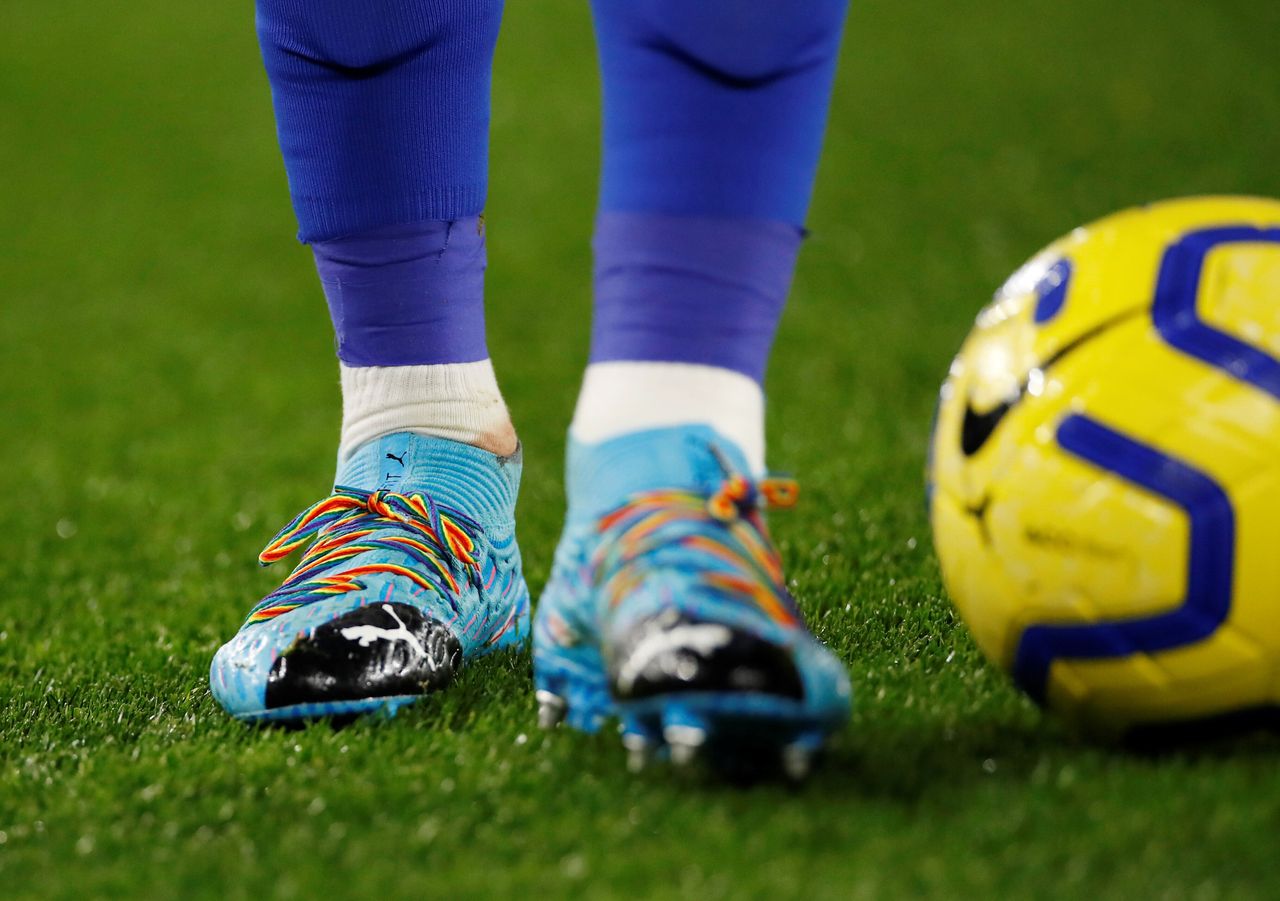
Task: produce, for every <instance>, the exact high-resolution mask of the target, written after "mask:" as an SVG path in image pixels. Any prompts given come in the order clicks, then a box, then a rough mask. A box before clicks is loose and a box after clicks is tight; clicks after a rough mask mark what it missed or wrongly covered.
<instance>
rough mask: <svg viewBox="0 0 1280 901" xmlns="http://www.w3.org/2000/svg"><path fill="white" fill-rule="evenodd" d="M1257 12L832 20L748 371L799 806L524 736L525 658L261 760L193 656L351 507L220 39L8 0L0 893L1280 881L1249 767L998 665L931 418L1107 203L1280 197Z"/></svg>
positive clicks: (583, 22)
mask: <svg viewBox="0 0 1280 901" xmlns="http://www.w3.org/2000/svg"><path fill="white" fill-rule="evenodd" d="M1277 10H1280V7H1277V6H1276V4H1274V3H1254V2H1248V0H1216V2H1214V3H1203V2H1196V0H1164V2H1157V0H1133V2H1128V3H1116V2H1111V0H1107V2H1104V0H1080V2H1076V3H1059V2H1054V0H1030V2H1024V3H1020V4H1012V3H997V2H994V0H992V2H986V3H978V4H959V5H956V4H942V3H934V2H926V0H901V2H888V0H859V2H857V3H856V4H855V9H854V12H853V15H852V19H851V22H850V27H849V31H848V35H847V38H846V43H845V52H844V61H843V65H842V69H841V73H840V80H839V85H838V88H837V91H836V97H835V105H834V110H833V115H832V122H831V127H830V134H829V141H828V146H827V153H826V157H825V160H824V163H823V167H822V171H821V176H820V179H819V183H818V187H817V196H816V200H815V204H814V208H813V214H812V219H811V226H812V229H813V232H814V234H813V237H812V238H811V240H810V241H809V245H808V247H807V250H806V251H805V254H804V256H803V259H802V264H801V270H800V272H799V275H798V280H797V284H796V288H795V292H794V296H793V302H792V305H791V308H790V310H789V312H788V315H787V317H786V320H785V322H784V325H783V330H782V335H781V338H780V340H779V344H778V349H777V353H776V356H775V358H774V362H773V365H772V369H771V372H770V376H769V390H770V396H771V398H772V406H771V409H770V417H771V449H770V453H771V460H772V461H773V463H774V465H776V466H778V467H780V468H786V469H788V470H790V471H792V472H794V473H796V474H797V475H798V476H799V477H800V478H801V480H802V482H803V485H804V487H805V496H804V499H803V501H802V504H801V506H800V508H799V509H798V510H796V511H794V512H792V513H787V514H783V515H779V516H778V517H776V519H775V529H776V532H777V535H778V537H779V539H780V541H781V543H782V546H783V549H784V553H785V556H786V560H787V564H788V566H789V568H790V573H791V575H792V577H793V578H794V580H795V590H796V592H797V594H798V596H799V597H800V599H801V601H802V603H803V605H804V607H805V608H806V610H807V611H808V612H809V615H810V617H811V619H812V622H813V624H814V627H815V629H816V631H817V632H818V634H819V635H820V636H821V637H822V638H824V639H825V640H827V641H828V642H830V643H831V644H832V645H833V646H834V647H835V648H836V649H837V651H838V652H839V653H840V654H841V655H842V657H843V658H844V660H845V661H846V663H847V664H848V665H849V667H850V670H851V672H852V675H853V681H854V685H855V689H856V691H857V710H856V714H855V717H854V721H853V723H852V725H851V727H850V728H849V729H848V730H847V731H846V732H845V733H843V734H842V735H840V736H839V737H838V738H837V739H836V741H835V742H834V745H833V747H832V749H831V753H830V755H829V757H828V759H827V762H826V766H825V768H824V769H822V770H821V771H820V772H819V773H818V774H817V775H816V776H815V777H814V778H813V779H812V781H811V782H810V783H809V784H808V785H807V786H806V787H804V788H802V789H800V790H798V791H793V790H789V789H786V788H784V787H781V786H761V787H757V788H754V789H752V790H749V791H744V790H740V789H735V788H731V787H728V786H725V785H720V784H716V783H707V782H703V781H700V780H697V779H690V778H687V777H678V776H674V775H673V774H672V773H670V772H669V771H667V770H666V769H664V768H658V769H655V770H652V771H650V772H647V773H645V774H642V775H641V776H639V777H634V778H633V777H630V776H628V775H627V774H626V773H625V771H624V767H623V760H622V751H621V749H620V748H619V747H618V743H617V741H616V738H614V737H612V736H601V737H596V738H585V737H581V736H577V735H573V734H556V735H554V736H551V737H544V736H543V735H542V734H540V733H537V732H536V731H535V730H534V728H533V702H532V698H531V692H530V690H529V669H530V665H529V664H530V661H529V658H528V656H527V655H523V656H519V655H518V656H512V657H507V658H503V659H493V660H489V661H486V662H484V663H482V664H480V665H477V666H475V667H473V668H471V669H470V670H469V671H467V672H466V673H465V674H464V675H463V677H462V678H461V680H460V682H459V684H458V685H457V686H456V687H455V688H453V689H452V690H450V691H449V692H448V693H447V694H445V695H442V696H439V697H433V698H430V699H427V700H425V701H423V702H421V703H419V704H418V705H416V706H415V707H413V708H410V709H408V710H406V711H405V712H404V713H402V714H401V715H400V716H399V717H398V718H396V719H395V720H393V721H388V722H362V723H359V724H357V725H355V726H353V727H351V728H347V729H345V730H342V731H334V730H333V729H331V728H329V727H328V726H326V725H319V726H315V727H312V728H307V729H304V730H301V731H296V732H284V731H278V730H261V729H253V728H245V727H244V726H242V725H240V724H238V723H236V722H233V721H231V720H230V719H228V718H227V717H225V716H223V715H222V714H221V713H220V711H219V710H218V709H217V707H216V705H215V704H214V702H213V701H212V699H211V698H210V696H209V692H208V690H207V687H206V672H207V667H208V663H209V659H210V657H211V655H212V653H213V651H214V649H215V647H216V646H217V644H218V643H219V642H220V641H221V640H223V639H224V638H225V637H226V636H228V635H230V634H231V633H232V632H233V631H234V630H235V628H236V627H237V626H238V625H239V623H240V621H241V618H242V617H243V615H244V613H245V611H246V610H247V608H248V606H249V605H250V604H251V603H252V602H253V601H254V600H255V599H256V598H257V597H259V596H260V595H261V594H262V593H263V592H265V591H266V590H268V589H269V587H270V586H272V585H273V584H274V583H275V581H276V580H278V579H279V578H282V577H283V575H284V573H283V572H276V571H267V572H262V571H259V569H258V568H257V566H256V565H255V564H254V562H253V561H254V556H255V554H256V553H257V551H258V549H259V548H260V546H261V545H262V544H263V543H265V541H266V540H267V539H269V538H270V537H271V535H272V534H273V533H274V531H275V529H276V528H277V527H278V526H279V525H281V524H282V523H284V522H285V521H286V520H287V519H288V518H289V517H290V516H292V515H293V514H294V513H295V512H296V511H297V510H298V509H300V508H301V507H303V506H304V505H306V504H308V503H310V502H312V501H314V500H315V499H317V498H318V497H319V496H320V495H321V494H322V493H323V492H324V491H325V489H326V488H327V485H328V480H329V479H330V478H331V475H332V454H333V450H334V447H335V441H336V432H337V423H338V392H337V377H336V367H335V364H334V361H333V357H332V348H331V338H330V334H329V326H328V324H327V321H326V318H325V313H324V306H323V301H322V299H321V295H320V292H319V290H318V287H317V285H316V284H315V280H314V273H313V272H312V271H311V268H310V262H309V258H308V254H307V252H306V251H305V249H303V248H301V247H299V246H297V245H296V244H294V243H293V242H292V241H291V238H290V236H291V234H292V232H293V230H294V225H293V222H292V218H291V215H290V212H289V209H288V204H287V197H286V192H285V183H284V177H283V172H282V170H281V165H280V162H279V159H278V156H277V152H276V149H275V145H274V134H273V125H272V121H271V114H270V107H269V100H268V95H267V89H266V84H265V78H264V76H263V75H262V73H261V70H260V66H259V62H258V60H257V51H256V47H255V44H254V38H253V33H252V16H251V12H250V10H249V9H248V8H247V6H246V5H245V4H197V5H195V6H191V5H182V6H181V7H177V6H174V5H173V4H163V3H159V2H156V0H140V2H136V3H132V4H123V5H121V4H102V3H90V2H87V0H65V2H59V3H23V4H15V5H12V6H11V7H10V8H8V9H7V10H6V15H5V28H4V29H3V30H2V31H0V114H2V117H0V119H2V122H3V124H2V125H0V226H2V228H0V235H2V236H3V237H2V238H0V248H2V249H0V280H2V282H3V285H4V288H5V293H6V302H5V303H4V304H3V306H2V307H0V328H2V332H0V333H2V334H3V335H4V338H5V349H4V357H3V364H2V365H3V367H4V369H3V380H2V381H0V393H2V394H3V397H4V406H3V416H2V417H0V429H2V430H3V432H2V433H0V446H3V447H4V449H5V450H4V454H5V460H4V466H3V472H2V474H0V480H2V481H0V485H3V487H4V489H5V491H4V493H5V496H6V497H8V498H9V500H8V502H7V503H6V504H5V505H4V512H3V513H0V523H2V524H3V531H4V534H5V536H6V541H7V549H6V551H5V553H4V558H3V559H4V571H5V589H4V591H3V593H0V700H2V701H3V703H0V895H4V896H15V897H37V896H39V897H52V898H64V897H65V898H71V897H74V898H83V897H93V896H104V895H122V896H152V895H159V896H182V897H187V896H191V897H219V898H222V897H226V898H247V897H262V896H268V897H301V898H313V897H317V896H331V897H333V896H375V897H421V896H424V895H427V896H434V895H446V894H447V895H451V896H459V897H471V896H481V895H491V894H498V895H517V894H518V895H521V896H538V895H541V896H547V897H557V896H561V895H584V896H595V897H607V896H619V895H624V894H643V895H650V896H673V897H689V898H719V897H734V898H737V897H775V896H784V897H787V896H807V897H812V898H827V897H830V898H850V897H871V898H884V897H906V896H916V895H929V896H938V897H1083V896H1092V897H1162V898H1205V899H1211V898H1238V897H1264V896H1273V897H1274V896H1276V895H1277V894H1280V875H1277V874H1278V873H1280V870H1277V867H1276V862H1275V861H1276V857H1275V850H1274V849H1275V845H1276V840H1277V838H1280V768H1278V767H1277V754H1276V752H1277V743H1276V742H1275V741H1274V740H1268V739H1262V740H1253V741H1246V742H1243V743H1241V744H1239V745H1235V746H1233V747H1231V748H1229V749H1227V750H1226V751H1219V752H1215V753H1211V754H1206V753H1199V754H1185V753H1184V754H1174V755H1170V756H1166V757H1161V758H1148V757H1136V756H1132V755H1125V754H1119V753H1114V752H1109V751H1105V750H1102V749H1098V748H1094V747H1090V746H1088V745H1085V744H1082V743H1079V742H1077V741H1075V740H1073V739H1071V738H1070V737H1069V736H1067V735H1065V734H1064V733H1063V732H1062V731H1061V730H1060V729H1059V728H1058V727H1057V726H1056V725H1055V724H1054V722H1052V721H1051V720H1049V719H1047V718H1045V717H1043V716H1042V715H1041V714H1040V713H1039V712H1038V711H1037V710H1036V709H1035V708H1033V707H1032V706H1031V705H1030V704H1029V703H1028V702H1026V701H1025V700H1024V699H1022V698H1021V697H1020V696H1019V695H1018V694H1017V693H1016V692H1015V691H1014V690H1013V689H1012V688H1011V687H1010V686H1009V684H1008V683H1007V682H1006V681H1005V680H1004V678H1003V677H1002V676H1001V674H1000V673H998V672H996V671H995V670H993V669H992V668H991V667H989V666H987V665H985V664H984V662H983V661H982V659H981V658H980V657H979V655H978V653H977V652H976V650H975V648H974V646H973V644H972V642H971V641H970V639H969V638H968V637H967V635H966V633H965V631H964V629H963V627H962V626H961V625H960V624H959V623H958V622H957V620H956V617H955V614H954V613H953V612H952V610H951V608H950V607H949V605H948V603H947V601H946V599H945V597H944V595H943V591H942V588H941V586H940V583H939V579H938V572H937V566H936V562H935V560H934V558H933V556H932V554H931V552H930V545H929V535H928V530H927V523H926V517H925V510H924V504H923V498H922V489H921V477H920V476H921V470H922V466H923V458H924V448H925V441H926V436H927V431H928V424H929V414H930V409H931V405H932V401H933V394H934V391H935V389H936V386H937V384H938V382H939V381H940V379H941V377H942V375H943V373H944V371H945V369H946V365H947V362H948V360H949V357H950V354H951V353H952V352H953V351H954V349H955V348H956V347H957V346H958V345H959V342H960V339H961V338H962V337H963V335H964V333H965V331H966V330H967V327H968V323H969V322H970V321H971V318H972V316H973V314H974V312H975V311H976V309H977V308H978V306H979V305H980V304H981V303H982V302H983V301H984V299H985V298H986V297H988V296H989V295H990V292H991V291H992V289H993V288H994V287H995V286H996V285H997V284H998V283H999V282H1000V281H1001V280H1002V278H1003V277H1004V275H1005V274H1007V273H1008V272H1009V271H1011V270H1012V269H1013V268H1014V267H1015V266H1016V265H1017V264H1018V263H1020V262H1021V261H1022V260H1023V259H1024V258H1026V257H1027V256H1028V255H1029V254H1030V253H1031V252H1033V251H1034V250H1036V249H1037V248H1038V247H1040V246H1041V245H1043V244H1044V243H1046V242H1047V241H1048V240H1050V239H1051V238H1053V237H1055V236H1057V235H1058V234H1060V233H1062V232H1064V231H1066V230H1067V229H1069V228H1071V227H1073V226H1075V225H1077V224H1080V223H1082V222H1084V221H1087V220H1089V219H1091V218H1094V217H1096V216H1099V215H1101V214H1104V213H1106V212H1109V211H1111V210H1113V209H1115V208H1118V207H1121V206H1124V205H1127V204H1132V203H1136V202H1141V201H1145V200H1149V199H1154V198H1160V197H1166V196H1175V195H1183V194H1193V193H1203V192H1245V193H1259V194H1269V195H1280V168H1277V166H1276V148H1277V147H1280V57H1277V55H1276V53H1275V41H1276V37H1277V35H1280V12H1278V11H1277ZM593 53H594V51H593V49H592V44H591V36H590V25H589V21H588V18H587V8H586V4H585V3H584V2H581V0H542V2H538V3H529V2H516V3H512V4H509V9H508V13H507V23H506V30H505V33H504V36H503V39H502V42H501V45H500V48H499V53H498V62H497V74H496V85H495V103H494V119H493V138H494V142H493V167H494V174H493V188H492V196H491V202H490V205H489V210H488V214H489V222H490V253H491V266H490V279H489V288H490V291H489V296H490V321H491V346H492V350H493V352H494V357H495V359H496V361H497V366H498V368H499V371H500V374H501V376H502V377H503V379H504V386H505V390H506V392H507V396H508V398H509V400H510V402H511V406H512V409H513V411H514V414H515V416H516V420H517V423H518V425H519V427H520V429H521V432H522V434H523V438H524V441H525V444H526V447H527V451H528V460H529V463H528V470H527V477H526V482H525V490H524V493H523V495H522V498H521V507H520V515H521V531H520V536H521V541H522V543H523V545H524V550H525V555H526V558H527V560H528V561H529V572H528V576H529V580H530V583H531V585H532V586H533V588H534V590H535V592H536V591H537V589H538V588H539V587H540V585H541V583H542V581H543V580H544V579H545V577H546V571H547V561H548V559H549V557H550V553H551V549H552V547H553V543H554V540H555V536H556V530H557V527H558V521H559V517H560V515H561V512H562V499H561V487H562V483H561V477H560V471H559V466H560V458H561V453H562V450H563V444H562V442H563V433H564V429H565V426H566V424H567V422H568V419H569V415H570V411H571V407H572V401H573V394H574V390H575V388H576V384H577V379H578V377H579V373H580V369H581V366H582V364H583V363H584V361H585V357H586V337H587V328H588V319H587V315H588V313H587V311H588V300H589V298H588V266H589V257H588V249H587V248H588V238H589V230H590V223H591V216H592V209H593V205H594V181H593V176H592V173H593V171H594V166H595V163H596V153H597V150H596V145H597V110H596V106H595V105H596V102H597V96H598V89H597V88H596V86H595V73H594V61H593Z"/></svg>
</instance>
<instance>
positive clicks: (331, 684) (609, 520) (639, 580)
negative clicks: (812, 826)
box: [210, 426, 850, 777]
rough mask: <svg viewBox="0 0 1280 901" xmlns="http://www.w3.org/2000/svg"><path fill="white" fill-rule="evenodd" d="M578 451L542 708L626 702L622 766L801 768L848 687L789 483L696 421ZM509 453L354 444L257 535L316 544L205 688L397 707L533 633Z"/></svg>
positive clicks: (329, 707) (285, 544)
mask: <svg viewBox="0 0 1280 901" xmlns="http://www.w3.org/2000/svg"><path fill="white" fill-rule="evenodd" d="M568 462H569V465H568V474H569V484H568V495H569V506H568V516H567V521H566V524H565V528H564V533H563V535H562V537H561V539H560V544H559V547H558V549H557V550H556V556H555V564H554V567H553V570H552V573H551V578H550V580H549V582H548V584H547V586H546V589H545V590H544V592H543V594H542V597H541V600H540V602H539V604H538V610H537V616H536V618H534V621H533V623H532V632H533V654H534V681H535V683H536V696H537V701H538V719H539V722H540V724H541V725H542V726H544V727H548V728H550V727H553V726H555V725H556V724H558V723H561V722H564V723H566V724H567V725H569V726H572V727H574V728H577V729H581V730H584V731H595V730H597V729H599V728H600V727H601V726H602V725H603V724H604V723H605V722H607V721H610V720H615V719H616V720H617V721H619V723H620V726H621V733H622V741H623V744H624V746H625V747H626V748H627V749H628V751H629V752H630V760H631V763H632V765H633V766H638V765H642V764H643V763H644V762H645V761H646V760H647V759H649V758H650V757H652V756H655V755H664V756H669V757H670V759H671V760H673V761H674V762H676V763H684V762H687V761H689V760H691V759H693V758H695V757H698V756H699V755H700V754H701V755H704V756H706V757H707V758H708V759H709V760H711V761H713V762H724V763H727V764H732V763H733V762H734V761H737V760H739V759H742V758H749V759H753V760H763V759H768V760H772V761H774V762H776V763H777V764H779V765H780V766H781V768H782V770H783V771H784V772H785V773H787V774H789V775H791V776H793V777H799V776H802V775H804V773H805V772H807V770H808V767H809V762H810V760H811V758H812V755H813V754H814V752H816V751H817V750H818V749H819V748H820V746H821V745H822V743H823V741H824V739H825V738H826V736H827V735H828V734H829V733H830V732H832V731H833V730H834V729H836V728H838V727H839V726H840V725H841V724H842V723H843V722H844V721H845V720H846V719H847V717H848V715H849V705H850V689H849V681H848V676H847V673H846V672H845V669H844V667H843V666H842V665H841V664H840V663H839V661H838V660H836V658H835V657H834V656H833V655H832V654H831V652H830V651H828V650H827V649H826V648H825V647H823V646H822V645H821V644H819V642H818V641H817V640H816V639H815V638H814V637H813V635H812V633H811V632H810V631H809V630H808V628H807V627H806V626H805V623H804V620H803V618H802V617H801V615H800V612H799V610H798V609H797V608H796V605H795V602H794V601H793V599H792V598H791V595H790V593H789V592H788V591H787V588H786V584H785V581H784V578H783V574H782V568H781V562H780V560H779V556H778V552H777V550H776V549H775V547H774V545H773V543H772V541H771V540H770V538H769V534H768V531H767V529H766V526H765V521H764V517H763V511H764V510H765V509H766V508H768V507H771V506H773V507H785V506H790V505H791V504H792V503H794V501H795V496H796V487H795V484H794V483H793V482H790V481H788V480H783V479H771V478H765V479H761V480H758V481H757V480H752V479H751V478H749V477H748V476H747V475H746V473H747V467H746V465H745V461H744V459H743V457H742V454H741V452H740V451H739V450H738V448H737V447H736V446H734V445H733V444H732V443H731V442H729V441H727V440H725V439H723V438H722V437H721V436H719V435H718V434H716V433H715V432H713V431H712V430H710V429H709V428H706V427H702V426H685V427H677V428H668V429H659V430H653V431H646V432H638V433H635V434H631V435H627V436H624V437H621V438H616V439H613V440H610V441H606V442H603V443H600V444H596V445H590V446H587V445H582V444H574V445H572V446H571V447H570V449H569V461H568ZM520 468H521V461H520V455H519V452H517V454H516V455H514V456H512V457H498V456H495V455H494V454H491V453H488V452H486V451H483V450H480V449H477V448H474V447H471V446H468V445H464V444H458V443H456V442H452V441H447V440H443V439H439V438H430V437H423V436H420V435H415V434H410V433H397V434H393V435H388V436H386V437H383V438H380V439H376V440H374V441H371V442H369V443H368V444H366V445H364V446H363V447H362V448H360V449H359V450H358V451H357V452H356V453H355V454H354V455H352V456H351V458H350V459H348V460H347V461H346V462H345V464H344V465H343V466H342V468H341V470H340V472H339V474H338V478H337V482H336V485H335V487H334V490H333V493H332V494H331V495H330V496H329V497H328V498H326V499H325V500H322V501H320V502H319V503H317V504H315V505H314V506H312V507H310V508H309V509H307V510H306V511H304V512H303V513H301V514H300V515H299V516H298V517H297V518H295V519H294V520H293V521H292V522H291V523H289V524H288V525H287V526H285V528H284V529H282V530H281V532H280V533H279V534H278V535H277V536H276V537H275V539H274V540H273V541H272V542H271V543H270V544H269V545H268V546H267V548H266V550H264V551H263V553H262V555H261V558H260V559H261V561H262V562H263V563H264V564H269V563H273V562H275V561H277V560H281V559H283V558H285V557H287V556H289V555H291V554H292V553H293V552H295V551H298V550H301V549H303V548H304V547H305V548H306V550H305V552H304V553H303V554H302V558H301V561H300V562H299V563H298V565H297V567H296V568H295V569H294V570H293V572H292V573H291V574H290V575H289V577H288V578H287V579H285V580H284V583H283V584H282V585H281V586H280V587H279V588H277V589H276V590H275V591H273V592H271V593H270V594H269V595H267V597H265V598H264V599H263V600H262V601H261V602H260V603H258V604H257V605H256V606H255V607H254V608H253V610H252V611H251V612H250V614H249V616H248V618H247V619H246V621H245V623H244V625H243V626H242V627H241V628H240V631H239V633H238V634H237V635H236V636H235V637H234V638H232V639H231V641H229V642H228V643H227V644H225V645H224V646H223V647H222V648H221V649H219V651H218V652H217V654H216V656H215V657H214V660H213V665H212V668H211V673H210V681H211V684H212V688H213V693H214V696H215V697H216V698H217V699H218V701H219V702H220V703H221V704H222V706H223V707H225V708H226V709H227V710H228V711H229V712H230V713H231V714H233V715H234V716H236V717H239V718H241V719H245V720H255V721H271V720H276V721H281V720H283V721H290V720H295V721H296V720H303V719H309V718H314V717H342V716H349V715H354V714H361V713H370V712H376V711H384V712H394V711H395V710H396V709H397V708H399V707H400V706H401V705H403V704H406V703H409V702H411V701H413V700H415V699H417V698H418V697H421V696H422V695H423V694H426V693H428V692H432V691H437V690H440V689H442V688H444V687H445V686H447V685H448V684H449V682H450V681H451V680H452V679H453V677H454V675H455V674H456V673H457V671H458V669H459V668H460V667H461V666H463V664H464V663H465V662H466V661H469V660H471V659H472V658H475V657H480V656H482V655H485V654H488V653H490V652H492V651H495V650H498V649H501V648H508V647H512V646H516V645H519V644H521V643H523V642H524V641H526V640H527V638H528V635H529V632H530V603H529V600H530V599H529V590H528V587H527V586H526V585H525V581H524V578H523V576H522V575H521V566H520V551H519V548H518V546H517V544H516V537H515V520H514V513H515V502H516V492H517V489H518V486H519V481H520Z"/></svg>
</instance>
